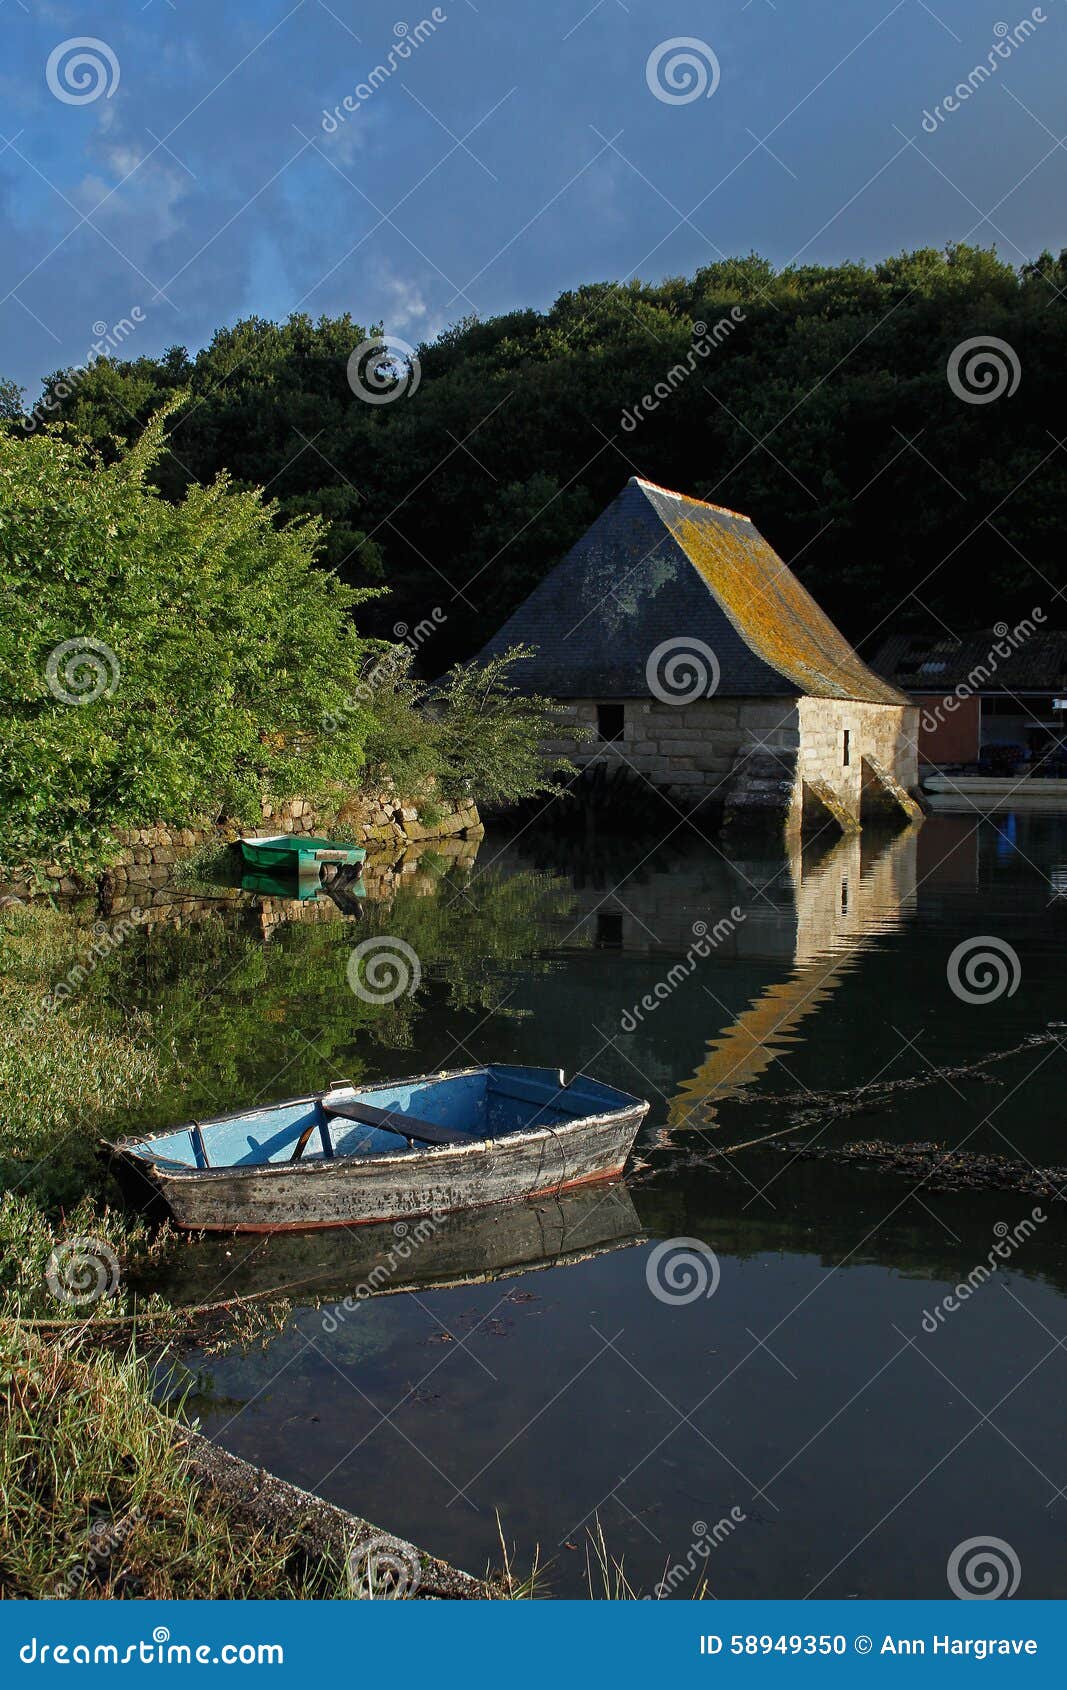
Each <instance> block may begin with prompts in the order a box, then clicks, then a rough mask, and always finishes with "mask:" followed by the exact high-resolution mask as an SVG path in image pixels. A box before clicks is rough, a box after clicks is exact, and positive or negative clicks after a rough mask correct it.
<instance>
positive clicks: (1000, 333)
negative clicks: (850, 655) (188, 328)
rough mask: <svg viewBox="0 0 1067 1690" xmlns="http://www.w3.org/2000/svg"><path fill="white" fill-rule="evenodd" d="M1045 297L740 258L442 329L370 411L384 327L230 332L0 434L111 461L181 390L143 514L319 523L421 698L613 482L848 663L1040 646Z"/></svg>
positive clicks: (55, 389) (1062, 326)
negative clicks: (824, 623)
mask: <svg viewBox="0 0 1067 1690" xmlns="http://www.w3.org/2000/svg"><path fill="white" fill-rule="evenodd" d="M1065 290H1067V254H1061V255H1060V257H1059V258H1058V259H1056V258H1054V257H1053V256H1052V255H1050V254H1048V253H1044V254H1042V255H1041V256H1040V257H1038V258H1037V259H1036V260H1035V261H1034V262H1033V263H1031V264H1028V265H1026V266H1024V267H1023V268H1021V269H1015V268H1013V267H1012V266H1011V265H1009V264H1007V263H1005V262H1004V261H1003V260H1002V259H1000V258H999V257H998V256H997V254H996V253H995V252H994V251H990V250H986V249H983V248H977V247H970V246H958V247H952V248H949V249H948V250H946V251H944V252H939V251H936V250H932V249H930V250H920V251H915V252H910V253H903V254H901V255H900V256H898V257H893V258H887V259H886V260H885V261H883V262H881V263H876V264H865V263H846V264H840V265H837V266H831V267H827V266H809V267H790V268H787V269H781V270H778V269H776V268H775V267H774V265H773V264H771V263H770V262H768V261H767V260H765V259H763V258H760V257H757V256H755V255H752V256H749V257H746V258H738V259H733V260H729V261H724V262H721V263H716V264H713V265H709V266H707V267H705V268H703V269H701V270H698V271H697V273H696V274H695V275H694V276H693V277H692V278H688V279H687V278H682V277H679V278H672V279H668V280H665V281H662V282H660V283H657V284H650V283H646V282H638V281H634V282H630V283H626V284H618V283H612V282H602V283H593V284H590V285H587V286H583V287H580V288H577V289H575V290H574V291H572V292H567V293H564V294H562V295H561V296H560V298H559V299H557V300H556V302H555V304H554V305H552V307H551V308H550V309H549V310H547V311H544V312H539V311H536V310H532V309H531V310H516V311H512V312H509V313H507V314H506V315H503V316H500V317H496V318H493V319H491V320H488V321H479V320H476V319H467V320H464V321H461V322H458V323H456V324H455V325H454V326H452V327H450V328H448V329H447V330H445V331H444V332H443V333H441V334H440V335H438V336H437V338H436V339H434V340H432V341H431V342H429V343H427V344H424V345H420V346H418V347H417V348H411V349H410V356H409V357H407V358H406V359H405V357H404V356H403V355H401V356H400V360H399V362H398V361H397V359H396V358H391V359H390V360H389V361H387V363H386V364H385V365H383V366H382V367H381V368H379V369H378V371H377V372H376V374H377V376H378V378H379V383H380V384H381V382H384V393H383V392H382V391H379V392H377V393H375V394H374V395H373V402H368V400H367V399H366V397H365V393H366V386H365V384H363V383H361V382H360V380H358V379H356V380H353V379H351V367H350V359H351V357H352V354H353V352H354V350H355V349H357V348H358V347H360V346H361V344H363V343H364V342H366V341H367V340H368V339H370V338H373V337H374V336H375V335H380V334H381V333H382V331H383V325H381V324H380V323H374V322H369V323H361V322H359V321H357V320H356V318H355V317H354V316H352V315H348V314H346V315H344V316H341V317H335V318H326V317H323V318H321V319H319V320H318V321H317V322H315V321H312V319H311V318H310V317H307V316H304V315H299V316H293V317H291V318H290V319H289V320H288V321H287V322H285V323H283V324H276V323H273V322H269V321H265V320H264V319H262V318H259V317H255V316H252V317H248V318H246V319H245V320H243V321H240V322H237V323H235V324H234V325H233V326H232V327H225V328H220V329H219V331H218V332H217V333H216V334H215V336H214V338H213V339H212V341H211V343H210V345H208V346H207V347H206V348H204V349H203V350H201V351H199V352H196V353H190V352H189V351H187V350H186V349H185V348H183V347H180V346H174V347H171V348H170V349H169V350H168V351H166V352H165V354H164V355H163V356H162V357H160V358H152V357H134V356H131V357H129V358H127V359H116V358H101V359H99V360H96V361H94V362H90V363H89V364H88V365H87V366H86V367H84V368H78V369H74V370H68V371H56V372H53V373H52V374H51V375H49V376H48V377H47V379H46V380H45V382H44V393H43V395H42V399H43V401H44V403H42V402H41V401H34V400H32V399H23V398H22V396H21V395H20V394H18V393H17V392H16V390H14V389H13V388H12V387H11V385H10V384H6V385H5V389H4V411H5V413H6V416H7V418H8V424H9V426H13V427H14V428H16V429H18V428H22V429H24V430H26V431H27V432H35V431H38V430H40V429H41V428H42V427H43V426H46V425H47V424H48V423H50V422H53V421H55V420H61V421H62V422H64V423H66V424H69V425H71V426H72V427H73V429H74V430H75V431H76V432H77V434H78V435H79V436H81V437H84V439H86V440H87V441H88V442H90V443H91V444H92V446H93V447H95V449H96V450H97V451H98V452H99V453H101V454H102V455H103V457H104V459H105V460H109V459H113V458H115V457H117V456H118V454H119V453H120V452H121V451H122V449H123V448H124V447H125V446H127V445H129V444H130V443H131V442H132V441H134V440H136V439H137V438H138V436H139V435H140V433H141V431H142V430H143V428H144V426H145V424H146V423H147V421H148V419H149V418H150V417H152V416H153V415H154V414H155V413H156V412H157V411H158V410H159V409H160V407H161V406H163V405H164V404H165V403H166V402H167V400H168V399H169V398H170V397H171V396H172V395H173V394H174V393H175V392H176V391H178V390H181V391H185V390H188V391H189V392H190V393H191V399H190V401H189V402H188V403H186V404H185V405H183V406H182V407H181V408H180V410H178V411H177V412H176V413H175V414H174V415H173V416H172V417H171V418H170V419H169V422H168V425H167V426H168V437H167V450H166V452H165V453H164V454H163V456H162V457H161V458H160V460H159V462H158V463H157V464H156V466H155V467H154V469H153V472H152V473H153V476H154V479H155V481H156V483H157V485H158V487H159V488H160V490H161V491H162V492H163V494H164V495H165V497H166V498H167V499H169V500H172V501H174V502H178V501H180V500H182V499H183V498H184V497H185V495H186V492H187V490H188V489H189V487H190V486H191V485H192V484H194V483H199V484H204V485H210V484H211V483H212V482H213V481H214V479H215V477H216V476H218V475H219V474H220V473H222V472H225V473H226V474H227V475H228V476H229V477H230V478H232V480H233V482H234V483H236V485H237V487H239V488H240V487H249V488H251V487H261V486H262V487H265V488H266V489H267V492H268V494H269V497H270V498H271V499H272V500H273V501H276V509H277V520H279V521H281V520H284V519H286V518H294V517H298V518H304V517H309V516H310V517H317V518H320V519H322V520H323V521H324V522H325V523H326V524H327V525H328V528H327V534H326V539H325V545H324V549H323V551H322V553H321V556H320V562H323V563H325V564H326V565H328V566H329V567H330V568H332V569H333V570H335V571H336V572H337V574H338V575H339V576H340V578H341V581H342V582H344V583H345V585H346V586H348V587H351V588H356V589H366V588H372V587H373V588H379V589H380V588H386V589H388V590H387V592H386V593H385V594H384V595H381V596H377V597H376V598H375V599H374V600H373V601H370V602H368V603H366V604H364V605H363V606H362V607H361V610H360V617H359V620H360V626H361V629H363V630H364V631H365V632H366V633H368V634H370V635H374V636H378V637H385V638H394V637H403V634H404V633H406V631H407V629H408V628H410V627H413V626H420V627H423V628H430V627H431V626H432V628H433V635H432V639H428V640H427V641H426V642H425V645H424V648H423V649H422V650H421V651H420V652H419V659H418V660H419V665H420V668H421V670H422V672H423V673H424V674H425V675H427V676H433V675H435V674H438V673H440V672H441V671H443V670H444V669H445V668H447V667H448V665H449V664H451V663H453V662H455V661H457V660H463V659H466V658H468V657H470V656H471V655H473V654H474V653H476V652H477V651H478V649H479V648H480V646H481V644H482V642H483V641H484V639H485V638H486V637H487V636H488V635H489V634H490V633H491V632H493V631H494V630H495V629H496V628H497V627H498V626H499V625H500V623H501V622H502V621H503V620H504V618H505V617H506V616H507V615H508V614H509V613H510V612H511V610H513V609H514V608H515V606H516V605H517V604H518V603H519V602H520V601H521V600H522V598H523V597H524V596H525V595H526V593H527V592H528V591H529V590H530V589H531V587H532V586H533V585H534V584H535V583H536V582H537V581H538V580H539V579H540V578H541V577H542V576H543V575H544V574H545V573H546V572H547V571H548V570H549V569H550V568H551V567H552V566H553V564H554V563H556V562H557V561H558V560H559V559H560V558H561V557H562V556H563V555H564V553H565V552H566V551H567V549H568V548H569V546H570V545H571V544H572V543H573V542H574V541H575V539H577V537H578V536H579V535H580V534H581V533H582V531H583V530H584V529H585V527H587V526H588V524H589V523H590V522H591V521H592V520H593V518H594V517H595V516H596V515H597V513H598V511H599V510H600V509H601V508H603V506H604V505H605V504H606V503H607V502H608V501H609V500H610V499H611V498H612V497H613V496H614V495H615V494H616V493H617V492H618V490H619V488H620V487H621V486H622V484H623V483H624V482H625V480H626V479H627V478H628V477H629V476H630V475H634V474H637V475H642V476H645V477H648V478H649V479H651V480H654V481H657V482H660V483H661V484H663V485H665V486H668V487H671V488H674V489H677V490H679V491H683V492H686V493H688V494H693V495H696V496H698V497H701V498H706V499H709V500H711V501H712V502H713V503H716V504H722V505H726V506H728V507H730V508H733V509H737V510H741V511H744V512H746V513H747V514H748V515H750V516H751V517H752V518H753V520H754V521H755V522H756V523H757V525H758V526H759V527H760V528H761V529H762V531H763V532H764V533H765V534H766V535H767V537H768V538H769V539H770V541H771V542H772V544H773V545H775V546H776V547H777V549H778V550H779V552H780V553H781V555H782V556H783V557H784V558H785V559H786V560H787V562H789V563H790V564H793V565H795V567H796V569H797V571H798V573H799V574H800V576H801V578H802V579H803V580H804V582H805V584H806V585H807V586H808V588H809V589H810V590H811V591H812V592H814V593H815V595H816V596H817V597H818V598H819V599H820V600H821V602H822V603H823V604H824V606H825V608H826V609H827V610H828V612H829V613H830V615H831V616H833V617H834V618H835V619H836V620H837V621H838V623H839V624H840V625H841V626H842V627H843V628H844V630H845V631H846V632H847V633H848V634H849V635H850V636H851V637H852V639H853V640H854V641H855V642H857V643H858V644H859V645H860V647H861V649H864V650H866V652H867V654H868V655H870V653H871V652H872V651H873V650H874V649H876V647H877V644H878V642H879V640H880V639H881V638H883V637H884V636H885V634H886V633H887V632H888V631H889V630H890V628H893V629H897V630H899V629H901V628H915V629H916V630H917V631H924V632H925V631H927V630H931V629H938V628H940V629H942V630H945V629H947V630H950V631H951V632H952V633H962V632H964V631H966V630H968V629H973V628H977V627H981V626H988V625H991V624H993V623H995V622H997V621H1000V620H1001V619H1005V620H1011V619H1012V618H1013V617H1014V616H1015V615H1016V614H1025V613H1027V612H1029V611H1030V610H1031V609H1032V608H1033V607H1034V606H1035V605H1042V606H1043V607H1044V609H1045V612H1046V615H1047V616H1048V618H1049V621H1050V623H1051V624H1052V625H1053V626H1055V625H1056V623H1057V621H1058V617H1057V609H1058V606H1057V603H1056V600H1057V597H1058V593H1059V591H1060V589H1061V587H1062V585H1063V583H1064V571H1063V563H1062V545H1061V542H1060V537H1059V534H1058V532H1057V528H1056V520H1055V512H1056V511H1057V509H1062V506H1063V500H1064V497H1065V494H1067V458H1065V456H1064V451H1063V447H1062V445H1061V443H1060V434H1059V429H1060V417H1059V411H1060V405H1061V402H1062V401H1061V395H1060V392H1059V384H1060V381H1061V379H1062V371H1063V369H1064V367H1065V362H1067V360H1065V353H1067V311H1065V307H1064V298H1065ZM385 334H386V338H387V340H388V344H389V345H390V346H392V345H395V344H396V343H395V342H394V341H393V340H392V339H391V338H390V337H389V336H388V325H385ZM971 342H973V343H974V347H975V348H977V350H975V349H973V348H970V347H969V346H968V343H971ZM990 343H991V349H990ZM134 345H135V340H134V341H133V342H131V346H130V350H131V352H132V350H133V347H134ZM961 348H962V349H964V350H963V351H962V352H961ZM374 374H375V372H372V376H373V375H374ZM35 405H36V409H34V406H35ZM429 618H432V619H433V620H432V624H431V622H430V621H428V619H429ZM398 629H400V630H401V634H400V636H398V635H397V634H396V630H398Z"/></svg>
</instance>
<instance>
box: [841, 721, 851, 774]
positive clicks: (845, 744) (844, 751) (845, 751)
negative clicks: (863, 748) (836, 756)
mask: <svg viewBox="0 0 1067 1690" xmlns="http://www.w3.org/2000/svg"><path fill="white" fill-rule="evenodd" d="M850 739H851V733H850V730H849V729H848V728H846V729H845V735H844V739H843V740H842V743H841V767H842V768H844V769H847V768H848V764H849V758H850V756H851V747H850V744H849V741H850Z"/></svg>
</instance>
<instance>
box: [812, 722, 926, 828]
mask: <svg viewBox="0 0 1067 1690" xmlns="http://www.w3.org/2000/svg"><path fill="white" fill-rule="evenodd" d="M797 709H798V719H799V726H800V758H799V771H798V772H799V777H800V786H801V790H800V793H799V801H800V803H801V806H802V808H803V806H804V805H806V804H807V805H810V802H811V796H812V795H813V794H814V795H816V798H817V799H818V788H819V787H820V786H822V787H824V788H826V789H829V791H830V792H831V793H832V794H833V796H834V798H835V799H836V800H837V802H838V803H839V804H840V805H842V806H843V808H844V809H845V811H846V812H847V813H848V815H849V816H850V817H852V818H853V819H854V821H855V822H856V823H857V824H859V823H862V822H863V821H866V820H868V819H869V820H874V819H876V818H877V817H878V815H879V814H882V815H886V816H890V815H892V814H893V813H894V812H897V813H898V814H899V810H900V808H901V806H900V804H899V801H894V795H893V794H892V793H890V792H889V791H888V790H887V788H886V786H885V785H884V784H883V780H882V778H881V777H882V776H883V775H885V774H888V775H890V776H892V777H893V778H894V779H895V781H896V782H897V783H898V784H899V786H900V787H901V788H902V789H903V791H904V792H905V793H906V794H910V793H911V792H912V791H913V790H914V788H915V787H917V785H918V781H919V762H918V726H919V724H918V716H919V713H918V711H917V709H916V708H915V706H914V705H912V704H907V705H892V704H859V703H856V702H855V701H854V700H851V699H832V698H802V699H800V700H799V702H798V706H797ZM846 734H847V735H848V741H847V752H846V741H845V735H846ZM915 813H916V814H918V813H919V811H918V806H917V805H916V806H915Z"/></svg>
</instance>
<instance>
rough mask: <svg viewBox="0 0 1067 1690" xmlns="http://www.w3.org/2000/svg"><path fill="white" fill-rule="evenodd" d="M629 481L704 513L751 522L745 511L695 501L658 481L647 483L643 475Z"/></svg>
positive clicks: (703, 500) (633, 476) (699, 500)
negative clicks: (700, 509) (713, 513)
mask: <svg viewBox="0 0 1067 1690" xmlns="http://www.w3.org/2000/svg"><path fill="white" fill-rule="evenodd" d="M630 480H631V481H633V482H635V483H636V485H637V486H638V487H651V488H652V491H653V492H654V493H666V495H667V497H668V498H669V499H682V500H684V501H685V503H686V504H687V505H700V506H701V507H702V508H703V509H704V510H706V511H718V513H719V515H720V516H736V517H737V519H738V521H739V522H751V521H752V518H751V517H750V516H749V515H748V513H747V512H746V511H735V510H731V509H730V507H729V505H713V504H712V503H711V500H710V499H697V498H695V497H694V496H693V494H692V493H679V492H678V491H677V490H676V489H675V488H673V487H664V486H663V485H662V484H661V483H660V482H658V481H649V479H648V477H647V476H645V475H631V477H630Z"/></svg>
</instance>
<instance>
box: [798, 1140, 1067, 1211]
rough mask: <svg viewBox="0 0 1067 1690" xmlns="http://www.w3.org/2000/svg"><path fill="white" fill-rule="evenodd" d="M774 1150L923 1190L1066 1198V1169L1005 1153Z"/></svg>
mask: <svg viewBox="0 0 1067 1690" xmlns="http://www.w3.org/2000/svg"><path fill="white" fill-rule="evenodd" d="M775 1149H776V1150H780V1151H785V1152H786V1153H787V1154H788V1155H790V1156H793V1157H796V1158H799V1159H801V1160H804V1161H831V1162H838V1163H859V1164H861V1165H866V1166H868V1167H874V1168H876V1169H877V1170H878V1171H879V1172H880V1173H895V1174H907V1175H909V1176H911V1177H914V1178H916V1179H918V1180H921V1182H922V1184H923V1185H924V1187H925V1188H926V1190H927V1191H1017V1192H1023V1193H1025V1194H1026V1195H1028V1196H1034V1197H1047V1198H1048V1199H1050V1201H1053V1202H1055V1201H1057V1200H1058V1201H1060V1202H1063V1201H1065V1200H1067V1168H1035V1167H1034V1166H1033V1164H1032V1163H1030V1162H1022V1161H1013V1160H1011V1159H1010V1158H1008V1157H1006V1156H984V1155H980V1154H978V1153H977V1152H974V1151H970V1150H948V1149H946V1147H945V1146H944V1145H943V1144H928V1143H912V1144H889V1143H887V1142H886V1140H885V1139H879V1138H873V1139H869V1140H867V1141H866V1142H865V1143H858V1144H845V1145H840V1146H837V1147H834V1146H832V1145H813V1144H800V1143H791V1144H778V1145H776V1146H775Z"/></svg>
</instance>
